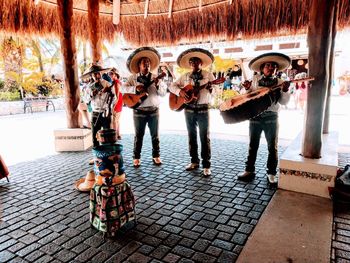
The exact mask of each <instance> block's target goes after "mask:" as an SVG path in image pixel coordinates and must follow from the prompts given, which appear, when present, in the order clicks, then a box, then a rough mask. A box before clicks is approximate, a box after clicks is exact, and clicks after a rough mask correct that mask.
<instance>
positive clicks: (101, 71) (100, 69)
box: [81, 64, 111, 78]
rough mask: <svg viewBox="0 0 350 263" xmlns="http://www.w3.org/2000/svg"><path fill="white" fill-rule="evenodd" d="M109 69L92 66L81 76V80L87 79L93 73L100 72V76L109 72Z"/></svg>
mask: <svg viewBox="0 0 350 263" xmlns="http://www.w3.org/2000/svg"><path fill="white" fill-rule="evenodd" d="M110 70H111V68H102V67H101V66H100V65H97V64H92V65H91V66H90V67H89V68H88V69H87V70H85V72H84V73H83V75H81V78H86V77H89V76H90V75H91V74H93V73H97V72H100V73H101V74H103V73H105V72H108V71H110Z"/></svg>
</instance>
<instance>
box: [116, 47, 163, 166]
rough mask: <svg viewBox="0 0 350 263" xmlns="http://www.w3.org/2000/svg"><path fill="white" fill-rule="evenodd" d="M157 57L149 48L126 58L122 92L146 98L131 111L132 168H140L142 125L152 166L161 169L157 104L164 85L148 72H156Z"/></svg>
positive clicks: (152, 49)
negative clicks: (149, 145) (127, 74)
mask: <svg viewBox="0 0 350 263" xmlns="http://www.w3.org/2000/svg"><path fill="white" fill-rule="evenodd" d="M159 63H160V55H159V53H158V51H157V50H155V49H154V48H151V47H141V48H138V49H136V50H135V51H134V52H133V53H131V54H130V56H129V58H128V60H127V67H128V69H129V71H130V72H131V73H132V75H131V76H130V77H129V79H128V80H127V81H126V83H125V84H124V87H123V88H124V90H125V91H128V93H132V91H133V93H139V92H146V94H147V96H146V99H144V100H143V101H142V102H141V103H140V104H139V105H138V106H136V107H134V108H133V109H134V110H133V116H134V127H135V137H134V152H133V159H134V160H133V165H134V167H139V166H140V165H141V159H140V158H141V150H142V144H143V137H144V135H145V130H146V125H148V128H149V131H150V134H151V137H152V157H153V159H152V160H153V163H154V164H155V165H161V164H162V160H161V159H160V146H159V104H160V100H159V97H160V96H165V94H166V92H167V87H166V84H165V83H164V82H163V81H162V80H161V79H160V78H158V77H156V76H154V74H152V73H151V71H155V70H157V69H158V66H159Z"/></svg>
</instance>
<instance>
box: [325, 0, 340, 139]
mask: <svg viewBox="0 0 350 263" xmlns="http://www.w3.org/2000/svg"><path fill="white" fill-rule="evenodd" d="M338 5H339V1H338V0H335V6H334V13H333V24H332V44H331V50H330V59H329V73H330V78H329V81H328V88H327V97H326V110H325V114H324V121H323V122H324V123H323V134H327V133H329V115H330V106H331V95H332V87H333V79H334V67H333V65H334V46H335V37H336V35H337V21H338Z"/></svg>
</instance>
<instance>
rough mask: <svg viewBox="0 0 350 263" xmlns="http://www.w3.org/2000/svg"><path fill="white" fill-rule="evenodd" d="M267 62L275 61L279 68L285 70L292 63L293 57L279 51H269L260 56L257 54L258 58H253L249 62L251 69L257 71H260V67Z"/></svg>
mask: <svg viewBox="0 0 350 263" xmlns="http://www.w3.org/2000/svg"><path fill="white" fill-rule="evenodd" d="M266 62H275V63H277V65H278V70H279V71H281V70H284V69H286V68H288V67H289V65H290V64H291V59H290V57H288V56H287V55H285V54H282V53H278V52H269V53H265V54H262V55H260V56H257V57H256V58H254V59H252V60H251V61H250V62H249V65H248V66H249V68H250V69H251V70H254V71H256V72H260V67H261V65H262V64H264V63H266Z"/></svg>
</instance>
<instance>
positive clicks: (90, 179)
mask: <svg viewBox="0 0 350 263" xmlns="http://www.w3.org/2000/svg"><path fill="white" fill-rule="evenodd" d="M94 184H95V173H94V171H93V170H90V171H88V172H87V174H86V176H85V178H81V179H79V180H78V181H76V182H75V184H74V187H75V189H77V190H78V191H80V192H89V191H90V190H91V188H92V187H93V185H94Z"/></svg>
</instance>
